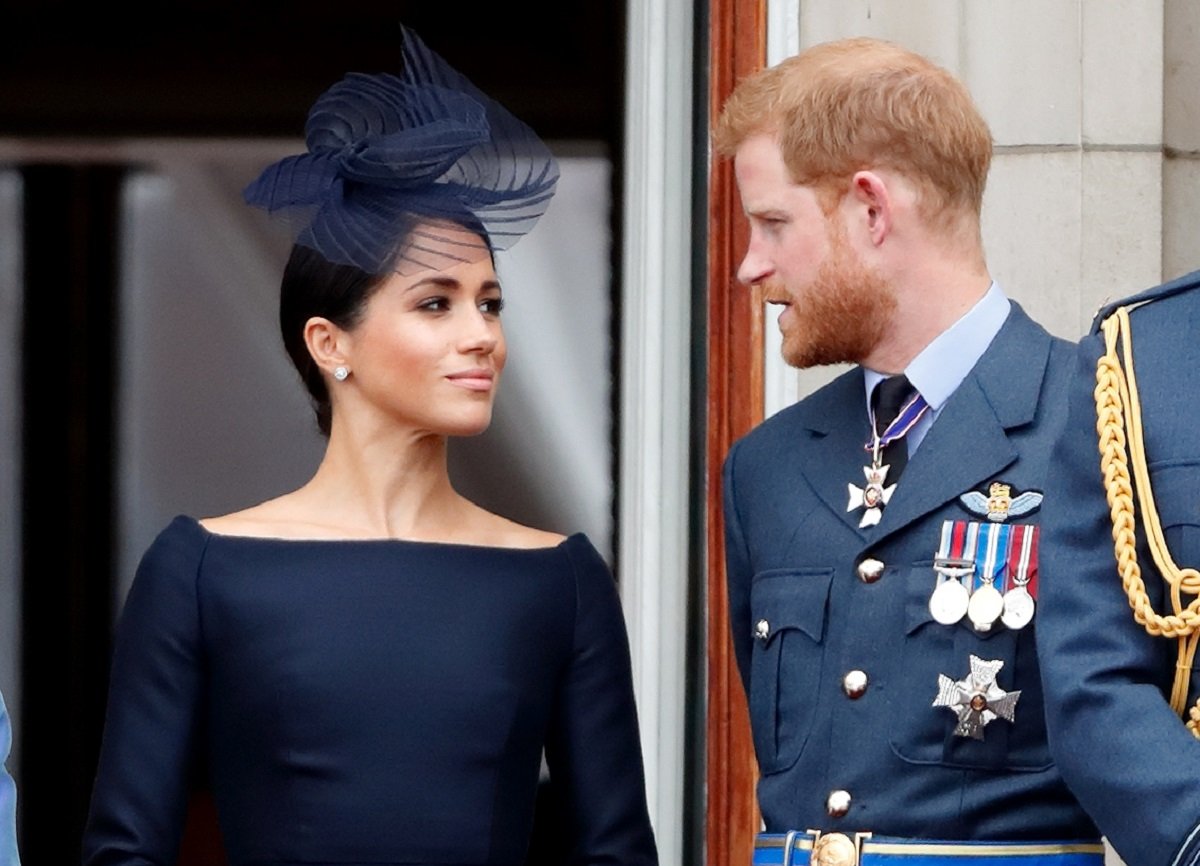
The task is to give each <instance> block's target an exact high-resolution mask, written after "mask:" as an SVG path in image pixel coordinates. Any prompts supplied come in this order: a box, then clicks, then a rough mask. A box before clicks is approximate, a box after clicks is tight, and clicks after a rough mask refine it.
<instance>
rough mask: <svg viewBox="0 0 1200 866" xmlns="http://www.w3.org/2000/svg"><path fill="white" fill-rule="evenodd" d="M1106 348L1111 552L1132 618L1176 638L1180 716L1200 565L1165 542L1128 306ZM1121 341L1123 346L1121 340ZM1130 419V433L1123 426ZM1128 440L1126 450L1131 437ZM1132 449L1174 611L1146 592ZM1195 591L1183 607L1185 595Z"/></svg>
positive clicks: (1104, 419) (1099, 384)
mask: <svg viewBox="0 0 1200 866" xmlns="http://www.w3.org/2000/svg"><path fill="white" fill-rule="evenodd" d="M1103 328H1104V347H1105V352H1104V354H1103V355H1102V356H1101V357H1100V360H1099V361H1098V362H1097V363H1096V390H1095V398H1096V432H1097V433H1098V434H1099V445H1100V469H1101V472H1102V473H1103V475H1104V487H1105V493H1106V495H1107V498H1108V508H1109V515H1110V517H1111V518H1112V527H1113V529H1112V538H1113V553H1114V554H1115V556H1116V560H1117V571H1118V573H1119V574H1120V575H1121V584H1122V586H1123V587H1124V588H1125V594H1126V595H1127V596H1128V597H1129V606H1130V607H1131V608H1133V618H1134V619H1135V620H1137V622H1138V623H1139V624H1140V625H1141V626H1142V627H1143V628H1145V629H1146V631H1147V632H1149V633H1150V634H1151V635H1154V636H1156V637H1167V638H1176V639H1177V640H1178V641H1179V654H1178V658H1177V660H1176V665H1175V682H1174V684H1173V686H1172V689H1171V708H1172V709H1173V710H1174V711H1175V712H1176V713H1178V714H1180V715H1181V716H1182V715H1183V714H1184V712H1185V708H1186V707H1187V692H1188V683H1189V680H1190V679H1191V670H1192V662H1193V660H1194V658H1195V655H1196V647H1197V643H1198V642H1200V571H1197V570H1196V569H1194V568H1183V569H1181V568H1179V566H1177V565H1176V564H1175V561H1174V560H1173V559H1172V558H1171V553H1170V551H1169V550H1168V549H1167V544H1166V538H1165V536H1164V535H1163V531H1162V521H1161V520H1160V519H1159V516H1158V509H1157V508H1156V507H1155V504H1154V494H1153V491H1152V490H1151V489H1150V471H1149V469H1148V467H1147V463H1146V443H1145V440H1144V438H1143V435H1142V410H1141V404H1140V402H1139V398H1138V390H1137V379H1136V377H1135V375H1134V371H1133V343H1132V337H1131V333H1130V324H1129V310H1128V308H1126V307H1120V308H1119V309H1117V310H1116V312H1114V313H1113V314H1112V315H1111V316H1109V317H1108V318H1107V319H1105V320H1104V324H1103ZM1118 342H1119V343H1120V345H1121V353H1120V354H1118V351H1117V345H1118ZM1126 423H1128V436H1127V434H1126ZM1127 444H1128V452H1127V450H1126V445H1127ZM1130 455H1132V458H1133V473H1134V477H1135V478H1136V480H1137V492H1138V502H1139V504H1140V506H1141V509H1142V514H1143V525H1144V528H1145V530H1146V540H1147V545H1148V547H1149V549H1150V555H1151V557H1152V558H1153V559H1154V564H1155V566H1156V567H1157V568H1158V570H1159V572H1160V574H1161V575H1162V578H1163V580H1164V581H1165V582H1166V584H1167V586H1168V588H1169V590H1170V592H1169V596H1170V599H1171V607H1172V609H1173V611H1174V612H1173V613H1171V614H1166V615H1163V614H1159V613H1158V612H1156V611H1155V610H1154V607H1153V605H1152V604H1151V603H1150V599H1149V598H1148V597H1147V595H1146V584H1145V582H1144V581H1143V580H1142V569H1141V565H1140V563H1139V562H1138V556H1137V533H1136V530H1137V522H1136V509H1135V507H1134V502H1133V489H1132V485H1131V484H1130V480H1129V463H1130V460H1129V458H1130ZM1184 595H1189V596H1193V598H1192V599H1191V601H1190V602H1189V603H1188V604H1187V606H1186V607H1185V606H1184V604H1183V596H1184ZM1188 715H1189V717H1190V718H1189V719H1188V721H1187V727H1188V729H1189V730H1190V731H1191V732H1192V733H1193V734H1194V735H1196V736H1197V737H1200V701H1197V703H1196V706H1194V707H1192V708H1191V711H1190V712H1189V713H1188Z"/></svg>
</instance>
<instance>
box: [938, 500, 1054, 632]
mask: <svg viewBox="0 0 1200 866" xmlns="http://www.w3.org/2000/svg"><path fill="white" fill-rule="evenodd" d="M1037 550H1038V527H1037V526H1028V525H1023V524H1008V523H990V522H989V523H980V522H978V521H974V520H947V521H945V522H944V523H943V524H942V539H941V544H940V545H939V546H938V552H937V557H936V558H935V559H934V561H933V570H934V572H936V574H937V583H936V585H935V586H934V589H933V594H932V595H930V597H929V612H930V614H932V615H933V618H934V620H936V621H937V622H940V623H942V624H943V625H954V624H955V623H957V622H960V621H961V620H962V618H963V617H967V618H968V619H969V620H970V621H971V625H972V626H974V628H975V630H976V631H980V632H988V631H991V630H992V628H993V627H994V626H995V625H996V623H997V622H1002V623H1003V624H1004V625H1006V626H1008V627H1009V628H1011V629H1020V628H1024V627H1025V626H1027V625H1029V623H1030V622H1031V621H1032V620H1033V611H1034V606H1035V602H1034V599H1035V598H1037Z"/></svg>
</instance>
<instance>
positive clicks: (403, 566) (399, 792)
mask: <svg viewBox="0 0 1200 866" xmlns="http://www.w3.org/2000/svg"><path fill="white" fill-rule="evenodd" d="M543 748H544V750H545V755H546V760H547V763H548V765H549V767H550V772H551V776H552V779H553V782H554V785H555V788H556V790H558V791H560V792H562V797H563V800H564V804H565V805H566V814H567V815H568V816H569V817H568V818H567V820H568V823H569V828H568V835H569V836H570V837H571V838H572V839H573V840H574V846H575V847H574V851H573V854H572V858H571V860H570V861H569V862H572V863H578V864H598V863H604V864H614V866H615V864H638V866H640V864H653V863H656V862H657V857H656V854H655V846H654V839H653V835H652V832H651V829H650V823H649V819H648V816H647V809H646V799H645V786H644V779H643V769H642V756H641V750H640V746H639V743H638V731H637V718H636V713H635V708H634V699H633V691H632V683H631V675H630V663H629V649H628V641H627V636H626V632H625V627H624V621H623V619H622V615H621V610H620V605H619V601H618V597H617V594H616V591H615V586H614V582H613V580H612V576H611V573H610V572H609V570H608V568H607V566H606V565H605V563H604V561H603V559H601V557H600V555H599V554H598V553H597V551H596V550H595V548H594V547H593V546H592V544H591V543H590V542H589V540H588V539H587V537H586V536H584V535H582V534H577V535H573V536H571V537H569V538H567V539H566V540H565V541H563V542H562V543H561V544H559V545H558V546H556V547H553V548H539V549H509V548H496V547H474V546H469V545H461V544H443V543H429V542H413V541H400V540H374V541H304V540H283V539H265V538H244V537H234V536H225V535H214V534H212V533H209V532H208V531H207V530H205V529H204V528H203V527H202V526H201V525H200V524H199V523H197V522H196V521H195V520H193V519H192V518H189V517H184V516H180V517H177V518H175V520H174V521H172V522H171V524H170V525H169V526H168V527H167V528H166V529H164V530H163V532H162V533H161V534H160V535H159V537H158V538H157V539H156V540H155V542H154V544H153V545H152V546H151V547H150V549H149V550H148V551H147V552H146V554H145V556H144V558H143V560H142V563H141V565H140V567H139V569H138V573H137V576H136V578H135V580H134V584H133V587H132V589H131V590H130V593H129V597H128V599H127V601H126V604H125V607H124V610H123V611H122V614H121V621H120V626H119V628H118V634H117V641H116V648H115V654H114V658H113V669H112V683H111V688H110V695H109V703H108V715H107V719H106V724H105V731H104V742H103V747H102V751H101V757H100V765H99V769H98V773H97V778H96V783H95V789H94V793H93V798H92V806H91V814H90V816H89V820H88V826H87V830H86V833H85V837H84V863H85V864H87V866H108V864H171V863H174V862H175V861H176V858H177V856H178V848H179V840H180V835H181V832H182V825H183V821H184V816H185V811H186V801H187V797H188V790H189V773H190V768H192V767H193V766H195V763H196V761H197V760H199V761H201V762H203V763H204V764H206V765H207V775H208V777H209V779H210V782H211V786H212V790H213V795H214V798H215V801H216V805H217V812H218V816H219V820H220V825H221V832H222V836H223V839H224V842H225V847H226V849H227V852H228V856H229V860H230V863H231V864H234V866H250V864H255V866H260V864H281V866H282V864H305V866H315V864H373V866H374V864H508V866H517V864H520V863H521V862H522V860H523V858H524V856H525V851H526V848H527V845H528V843H529V836H530V828H531V825H532V817H533V804H534V798H535V794H536V788H537V784H538V776H539V770H540V767H541V756H542V752H543Z"/></svg>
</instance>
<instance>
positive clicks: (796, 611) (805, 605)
mask: <svg viewBox="0 0 1200 866" xmlns="http://www.w3.org/2000/svg"><path fill="white" fill-rule="evenodd" d="M832 579H833V569H832V568H820V569H817V568H806V569H787V570H776V571H767V572H762V573H760V574H757V575H755V577H754V581H753V584H752V586H751V589H750V611H751V615H752V622H753V627H754V637H755V640H754V649H753V656H752V658H751V668H750V717H751V719H753V728H754V749H755V752H756V753H757V754H758V763H759V768H760V769H761V771H762V772H763V774H770V773H777V772H780V771H782V770H786V769H788V768H790V767H791V766H792V765H793V764H795V763H796V760H797V759H798V758H799V757H800V753H801V752H802V751H803V750H804V744H805V743H806V742H807V741H808V735H809V731H810V730H811V728H812V721H813V716H814V709H815V704H816V701H817V695H818V693H819V690H820V687H821V669H822V646H821V644H822V637H823V635H824V631H825V610H826V607H827V605H828V602H829V586H830V583H831V581H832Z"/></svg>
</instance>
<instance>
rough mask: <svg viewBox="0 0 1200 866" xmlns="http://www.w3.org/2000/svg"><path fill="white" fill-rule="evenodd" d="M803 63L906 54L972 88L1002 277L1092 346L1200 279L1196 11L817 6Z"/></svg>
mask: <svg viewBox="0 0 1200 866" xmlns="http://www.w3.org/2000/svg"><path fill="white" fill-rule="evenodd" d="M799 14H800V28H799V38H800V44H801V46H802V47H804V46H808V45H812V44H815V43H818V42H824V41H827V40H830V39H838V38H842V37H845V36H854V35H869V36H878V37H881V38H885V39H892V40H894V41H896V42H899V43H901V44H903V45H906V46H908V47H910V48H912V49H914V50H916V51H920V52H921V53H923V54H925V55H927V56H929V57H930V58H932V59H933V60H935V61H936V62H938V63H940V64H942V65H943V66H945V67H946V68H948V69H949V70H951V71H952V72H954V73H955V74H957V75H958V76H959V77H960V78H962V79H963V81H964V82H965V83H966V84H967V86H968V87H969V88H970V90H971V93H972V94H973V95H974V97H975V99H976V101H977V103H978V104H979V107H980V109H981V111H982V112H983V114H984V117H985V118H986V119H987V121H988V123H989V125H990V126H991V129H992V133H993V136H994V138H995V142H996V156H995V160H994V163H993V169H992V174H991V178H990V180H989V184H988V193H987V196H986V199H985V203H984V215H983V231H984V241H985V245H986V249H987V254H988V261H989V265H990V267H991V269H992V273H993V276H995V277H996V279H997V280H999V281H1000V282H1001V283H1002V284H1003V286H1004V287H1005V289H1006V290H1007V291H1008V292H1009V293H1010V295H1011V296H1013V297H1014V298H1016V299H1017V300H1019V301H1020V302H1021V303H1022V304H1023V305H1024V306H1025V307H1026V309H1027V310H1029V311H1030V313H1031V314H1032V315H1033V316H1034V317H1035V318H1038V319H1039V320H1040V321H1042V322H1043V324H1045V325H1046V326H1047V327H1048V328H1050V330H1052V331H1054V332H1055V333H1057V334H1060V335H1062V336H1064V337H1068V338H1072V339H1073V338H1077V337H1079V336H1080V335H1081V334H1082V333H1083V332H1084V331H1085V330H1086V328H1087V326H1088V325H1089V323H1090V322H1091V318H1092V314H1093V313H1094V312H1095V310H1096V309H1097V307H1099V306H1100V304H1101V303H1103V302H1104V301H1105V300H1106V299H1108V298H1112V297H1119V296H1120V295H1123V294H1126V293H1128V292H1131V291H1134V290H1136V289H1139V288H1144V287H1148V286H1151V285H1153V284H1155V283H1157V282H1160V281H1161V280H1162V279H1164V278H1171V277H1175V276H1178V275H1180V274H1182V273H1186V272H1188V271H1191V270H1195V269H1197V268H1200V244H1198V243H1197V231H1196V229H1195V228H1194V226H1195V225H1196V222H1197V217H1200V203H1198V202H1200V111H1198V110H1197V109H1198V108H1200V56H1198V55H1197V48H1200V4H1197V3H1196V2H1195V0H1005V2H1003V3H996V2H989V0H893V2H879V0H812V2H802V3H800V13H799Z"/></svg>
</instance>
